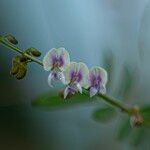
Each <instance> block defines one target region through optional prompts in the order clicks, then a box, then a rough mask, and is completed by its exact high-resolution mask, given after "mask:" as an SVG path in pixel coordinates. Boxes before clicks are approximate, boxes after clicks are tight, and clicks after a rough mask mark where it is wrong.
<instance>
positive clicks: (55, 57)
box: [43, 48, 70, 87]
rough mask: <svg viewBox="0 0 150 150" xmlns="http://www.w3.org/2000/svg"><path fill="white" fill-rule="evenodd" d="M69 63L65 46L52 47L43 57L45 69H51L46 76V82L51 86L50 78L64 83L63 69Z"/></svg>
mask: <svg viewBox="0 0 150 150" xmlns="http://www.w3.org/2000/svg"><path fill="white" fill-rule="evenodd" d="M69 64H70V56H69V53H68V52H67V50H65V48H58V49H56V48H52V49H51V50H50V51H49V52H48V53H47V54H46V55H45V57H44V59H43V66H44V69H45V70H46V71H51V73H50V75H49V76H48V83H49V85H50V86H51V87H52V84H51V81H52V80H60V81H61V82H62V83H65V77H64V73H63V72H64V70H65V69H66V68H67V66H68V65H69Z"/></svg>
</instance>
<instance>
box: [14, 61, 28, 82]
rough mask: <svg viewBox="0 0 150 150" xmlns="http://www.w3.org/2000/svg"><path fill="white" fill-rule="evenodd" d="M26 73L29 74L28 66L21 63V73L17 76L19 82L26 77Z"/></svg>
mask: <svg viewBox="0 0 150 150" xmlns="http://www.w3.org/2000/svg"><path fill="white" fill-rule="evenodd" d="M26 73H27V65H26V64H23V63H21V64H20V65H19V71H18V73H17V74H16V78H17V79H18V80H20V79H23V78H24V77H25V75H26Z"/></svg>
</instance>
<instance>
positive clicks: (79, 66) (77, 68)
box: [64, 62, 89, 88]
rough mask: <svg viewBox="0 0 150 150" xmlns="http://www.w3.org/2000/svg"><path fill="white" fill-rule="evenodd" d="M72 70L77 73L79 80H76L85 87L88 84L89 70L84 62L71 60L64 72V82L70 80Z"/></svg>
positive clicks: (67, 82)
mask: <svg viewBox="0 0 150 150" xmlns="http://www.w3.org/2000/svg"><path fill="white" fill-rule="evenodd" d="M72 72H76V73H77V74H78V73H79V75H80V80H79V81H76V82H79V83H80V85H81V87H85V88H86V87H87V85H88V82H87V78H88V74H89V70H88V67H87V66H86V64H84V63H82V62H79V63H76V62H71V63H70V65H69V66H68V67H67V69H66V70H65V72H64V75H65V79H66V84H69V83H70V81H71V80H72Z"/></svg>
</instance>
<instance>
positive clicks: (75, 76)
mask: <svg viewBox="0 0 150 150" xmlns="http://www.w3.org/2000/svg"><path fill="white" fill-rule="evenodd" d="M70 78H71V81H70V82H72V83H74V82H78V83H79V82H80V81H81V80H82V79H83V75H82V72H81V71H79V72H77V71H72V72H71V74H70Z"/></svg>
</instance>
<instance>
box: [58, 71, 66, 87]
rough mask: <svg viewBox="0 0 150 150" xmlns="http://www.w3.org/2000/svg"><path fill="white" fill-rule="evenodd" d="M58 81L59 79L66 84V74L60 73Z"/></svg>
mask: <svg viewBox="0 0 150 150" xmlns="http://www.w3.org/2000/svg"><path fill="white" fill-rule="evenodd" d="M58 79H59V80H60V81H61V82H62V83H63V84H65V76H64V73H63V72H59V73H58Z"/></svg>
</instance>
